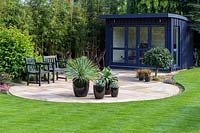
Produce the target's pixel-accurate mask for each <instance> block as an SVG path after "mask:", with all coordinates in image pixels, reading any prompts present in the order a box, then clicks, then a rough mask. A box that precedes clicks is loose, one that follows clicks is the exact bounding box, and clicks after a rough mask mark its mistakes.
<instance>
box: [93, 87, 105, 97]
mask: <svg viewBox="0 0 200 133" xmlns="http://www.w3.org/2000/svg"><path fill="white" fill-rule="evenodd" d="M93 90H94V96H95V98H96V99H103V98H104V95H105V87H100V86H96V85H94V86H93Z"/></svg>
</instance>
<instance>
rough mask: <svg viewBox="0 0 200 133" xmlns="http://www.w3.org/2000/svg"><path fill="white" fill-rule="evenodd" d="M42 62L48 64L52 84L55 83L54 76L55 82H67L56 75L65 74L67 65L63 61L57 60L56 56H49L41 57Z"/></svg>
mask: <svg viewBox="0 0 200 133" xmlns="http://www.w3.org/2000/svg"><path fill="white" fill-rule="evenodd" d="M43 62H46V63H50V66H49V71H50V72H52V73H53V83H54V82H55V74H56V80H58V78H62V79H65V80H67V78H66V77H59V75H58V74H59V73H65V69H66V63H67V62H66V61H65V60H58V58H57V55H51V56H43ZM61 65H62V67H61Z"/></svg>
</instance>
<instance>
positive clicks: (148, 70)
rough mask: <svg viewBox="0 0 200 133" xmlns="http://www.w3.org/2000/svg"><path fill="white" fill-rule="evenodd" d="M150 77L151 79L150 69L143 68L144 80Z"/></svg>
mask: <svg viewBox="0 0 200 133" xmlns="http://www.w3.org/2000/svg"><path fill="white" fill-rule="evenodd" d="M150 79H151V70H150V69H145V70H144V80H145V82H150Z"/></svg>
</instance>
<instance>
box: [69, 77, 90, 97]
mask: <svg viewBox="0 0 200 133" xmlns="http://www.w3.org/2000/svg"><path fill="white" fill-rule="evenodd" d="M73 90H74V95H75V96H76V97H86V96H87V94H88V91H89V81H88V82H86V81H82V80H79V79H75V80H73Z"/></svg>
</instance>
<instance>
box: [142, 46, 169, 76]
mask: <svg viewBox="0 0 200 133" xmlns="http://www.w3.org/2000/svg"><path fill="white" fill-rule="evenodd" d="M144 63H145V64H146V65H148V66H152V67H155V68H156V71H155V77H157V73H158V69H159V68H169V67H170V66H171V63H172V55H171V53H170V52H169V50H168V49H166V48H159V47H157V48H152V49H150V50H149V51H147V52H145V54H144Z"/></svg>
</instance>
